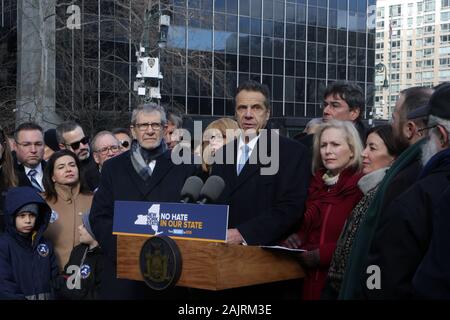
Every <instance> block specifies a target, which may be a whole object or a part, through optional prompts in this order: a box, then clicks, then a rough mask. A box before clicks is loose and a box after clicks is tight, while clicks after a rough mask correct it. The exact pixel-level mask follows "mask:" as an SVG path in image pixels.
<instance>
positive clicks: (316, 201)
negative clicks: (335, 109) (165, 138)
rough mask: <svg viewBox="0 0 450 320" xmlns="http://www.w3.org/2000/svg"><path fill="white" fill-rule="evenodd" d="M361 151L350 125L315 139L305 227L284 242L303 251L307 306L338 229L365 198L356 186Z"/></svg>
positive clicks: (330, 126)
mask: <svg viewBox="0 0 450 320" xmlns="http://www.w3.org/2000/svg"><path fill="white" fill-rule="evenodd" d="M362 150H363V146H362V144H361V140H360V138H359V135H358V132H357V130H356V129H355V127H354V126H353V124H352V123H351V122H349V121H338V120H332V121H329V122H327V123H324V124H323V125H321V126H320V128H319V129H318V131H317V132H316V134H315V136H314V149H313V172H314V177H313V178H312V180H311V184H310V187H309V190H308V199H307V202H306V211H305V214H304V218H303V222H302V224H301V227H300V230H299V231H298V232H297V233H295V234H293V235H291V236H290V237H289V238H288V239H287V240H286V241H285V245H287V246H289V247H294V248H300V249H304V250H306V251H304V252H302V253H301V254H300V255H299V258H300V263H301V264H302V266H303V267H304V268H305V270H306V274H307V275H306V277H305V281H304V287H303V299H305V300H311V299H313V300H315V299H319V298H320V294H321V291H322V288H323V286H324V284H325V279H326V276H327V273H328V267H329V266H330V262H331V258H332V256H333V252H334V250H335V248H336V243H337V240H338V238H339V235H340V233H341V230H342V227H343V226H344V223H345V220H346V219H347V217H348V216H349V214H350V213H351V212H352V209H353V207H354V206H355V205H356V204H357V203H358V202H359V200H360V199H361V198H362V196H363V194H362V192H361V191H360V190H359V188H358V186H357V183H358V180H359V179H360V178H361V177H362V173H361V162H362V161H361V153H362Z"/></svg>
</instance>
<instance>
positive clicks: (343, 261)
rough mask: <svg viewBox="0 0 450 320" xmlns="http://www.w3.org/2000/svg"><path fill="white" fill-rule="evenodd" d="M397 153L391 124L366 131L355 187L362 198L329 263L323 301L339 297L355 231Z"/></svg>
mask: <svg viewBox="0 0 450 320" xmlns="http://www.w3.org/2000/svg"><path fill="white" fill-rule="evenodd" d="M399 154H400V152H399V149H398V148H397V147H396V144H395V141H394V135H393V133H392V127H391V126H390V125H382V126H377V127H374V128H371V129H370V130H369V131H368V133H367V139H366V147H365V149H364V150H363V152H362V154H361V155H362V159H363V173H364V174H365V176H364V177H362V178H361V179H360V180H359V181H358V188H359V189H360V190H361V191H362V193H363V194H364V197H363V198H362V199H361V200H360V201H359V202H358V204H357V205H356V206H355V208H354V209H353V211H352V213H351V214H350V216H349V217H348V219H347V222H346V223H345V225H344V228H343V229H342V233H341V235H340V237H339V240H338V242H337V245H336V250H335V251H334V255H333V258H332V260H331V264H330V269H329V271H328V277H327V281H326V284H325V288H324V290H323V292H322V298H323V299H337V298H338V295H339V291H340V289H341V285H342V281H343V279H344V274H345V271H346V267H347V260H348V257H349V255H350V252H351V250H352V247H353V242H354V239H355V237H356V234H357V232H358V228H359V226H360V224H361V222H362V221H363V219H364V217H365V214H366V212H367V210H368V208H369V206H370V204H371V203H372V201H373V199H374V197H375V193H376V191H377V190H378V186H379V185H380V183H381V181H382V180H383V178H384V176H385V175H386V171H387V170H388V169H389V168H390V167H391V165H392V163H393V162H394V160H395V159H396V158H397V156H398V155H399Z"/></svg>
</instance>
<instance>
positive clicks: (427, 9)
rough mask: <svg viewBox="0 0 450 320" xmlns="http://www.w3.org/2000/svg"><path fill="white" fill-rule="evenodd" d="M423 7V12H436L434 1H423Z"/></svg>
mask: <svg viewBox="0 0 450 320" xmlns="http://www.w3.org/2000/svg"><path fill="white" fill-rule="evenodd" d="M424 5H425V10H424V11H425V12H431V11H434V10H436V3H435V0H425V1H424Z"/></svg>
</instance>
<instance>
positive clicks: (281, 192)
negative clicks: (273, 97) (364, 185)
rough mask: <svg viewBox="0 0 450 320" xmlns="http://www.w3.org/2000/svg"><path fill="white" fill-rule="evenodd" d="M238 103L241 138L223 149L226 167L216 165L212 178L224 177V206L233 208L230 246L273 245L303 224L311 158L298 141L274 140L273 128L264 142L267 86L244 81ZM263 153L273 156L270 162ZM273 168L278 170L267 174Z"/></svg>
mask: <svg viewBox="0 0 450 320" xmlns="http://www.w3.org/2000/svg"><path fill="white" fill-rule="evenodd" d="M235 103H236V110H235V112H236V120H237V122H238V124H239V127H240V129H241V130H242V132H241V135H240V136H239V137H238V138H237V140H235V141H233V142H232V143H230V144H227V145H226V146H225V147H223V148H222V149H220V150H219V157H221V158H219V159H221V161H223V163H224V164H219V163H220V162H219V161H216V164H214V165H213V168H212V175H218V176H220V177H222V178H223V179H224V181H225V184H226V186H225V189H224V191H223V193H222V196H221V199H220V202H221V203H224V204H228V205H229V206H230V207H229V220H228V221H229V222H228V227H229V229H228V232H227V242H228V243H231V244H249V245H267V244H275V243H276V242H278V241H280V240H282V239H283V238H285V237H286V236H288V235H289V232H290V231H292V228H293V227H294V226H295V225H298V224H299V223H300V220H301V218H302V215H303V210H304V205H305V201H306V196H307V189H308V184H309V179H310V176H311V165H310V161H311V160H310V159H309V158H308V152H307V150H306V148H305V147H304V146H303V145H301V144H299V143H297V142H296V141H293V140H291V139H288V138H285V137H281V136H279V135H278V134H276V133H275V132H272V134H274V135H273V137H271V131H270V130H268V131H267V136H266V137H267V139H265V138H264V136H265V135H264V134H263V133H262V132H263V130H261V129H264V128H265V127H266V125H267V121H268V120H269V117H270V112H271V110H270V101H269V89H268V88H267V86H266V85H264V84H260V83H258V82H255V81H247V82H244V83H243V84H241V85H240V86H239V87H238V89H237V94H236V96H235ZM272 138H275V139H272ZM276 144H277V145H276ZM265 153H267V154H270V157H269V158H270V163H268V161H267V156H266V157H264V156H265ZM230 154H232V155H234V156H233V158H232V160H234V161H230V159H231V157H230V156H229V155H230ZM277 161H278V163H277ZM269 166H271V167H272V168H274V169H275V170H272V172H271V170H265V169H268V167H269Z"/></svg>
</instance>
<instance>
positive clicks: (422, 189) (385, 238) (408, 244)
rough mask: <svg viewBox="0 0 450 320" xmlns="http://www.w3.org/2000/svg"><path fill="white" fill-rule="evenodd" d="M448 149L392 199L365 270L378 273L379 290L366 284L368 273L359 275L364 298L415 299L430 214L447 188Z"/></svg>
mask: <svg viewBox="0 0 450 320" xmlns="http://www.w3.org/2000/svg"><path fill="white" fill-rule="evenodd" d="M449 173H450V149H446V150H444V151H441V152H439V153H437V154H436V155H435V156H434V157H432V158H431V159H430V161H429V162H428V163H427V165H426V166H425V168H424V169H423V171H422V173H421V176H419V179H418V180H417V182H416V183H414V184H413V185H412V186H411V187H410V188H409V189H407V190H406V191H405V192H403V193H402V194H401V195H399V196H398V197H397V198H396V199H394V200H393V201H392V202H391V204H390V205H389V206H388V207H387V209H386V212H384V213H383V218H384V219H383V221H382V222H383V223H379V224H378V226H377V229H376V233H375V236H374V239H373V241H372V244H371V247H370V250H369V253H368V257H367V260H366V268H365V270H366V269H367V267H369V266H372V265H376V266H378V267H379V268H380V270H381V289H375V290H370V289H369V288H368V287H367V286H366V285H365V284H366V281H367V279H368V277H370V276H371V274H370V273H369V274H366V273H365V274H362V275H361V285H362V287H363V294H364V298H368V299H408V298H412V297H413V296H414V290H413V283H412V280H413V277H414V274H415V273H416V270H417V268H418V267H419V264H420V262H421V261H422V259H423V258H424V256H425V253H426V252H427V250H428V247H429V245H430V241H431V234H432V229H433V224H432V213H433V209H434V208H435V207H436V206H437V205H438V203H439V201H440V199H441V196H442V191H443V190H445V189H446V188H447V187H448V185H449V181H448V178H447V177H448V175H449Z"/></svg>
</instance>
